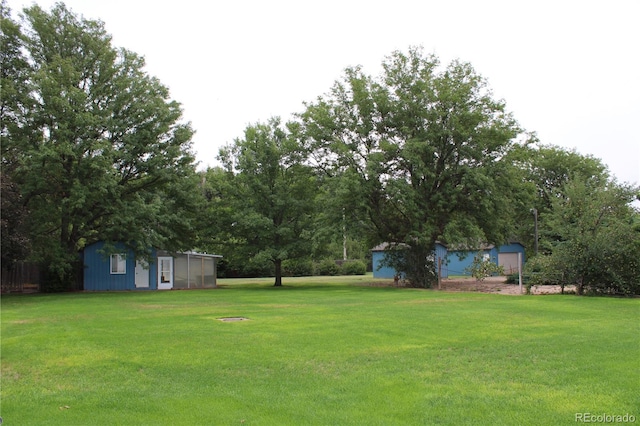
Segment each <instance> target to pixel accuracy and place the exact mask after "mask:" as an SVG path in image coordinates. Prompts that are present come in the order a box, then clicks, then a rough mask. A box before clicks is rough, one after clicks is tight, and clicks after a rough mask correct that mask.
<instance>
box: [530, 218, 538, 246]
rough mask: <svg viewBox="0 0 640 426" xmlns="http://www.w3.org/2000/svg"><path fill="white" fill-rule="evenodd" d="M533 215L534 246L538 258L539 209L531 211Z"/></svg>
mask: <svg viewBox="0 0 640 426" xmlns="http://www.w3.org/2000/svg"><path fill="white" fill-rule="evenodd" d="M531 213H533V239H534V240H533V241H534V243H533V246H534V251H535V253H536V256H537V255H538V209H531Z"/></svg>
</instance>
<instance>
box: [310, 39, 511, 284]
mask: <svg viewBox="0 0 640 426" xmlns="http://www.w3.org/2000/svg"><path fill="white" fill-rule="evenodd" d="M382 66H383V72H382V74H381V75H380V76H379V77H377V78H374V77H371V76H369V75H366V74H365V73H364V72H363V71H362V69H361V68H359V67H356V68H348V69H347V70H346V71H345V74H344V77H343V78H342V79H341V80H339V81H337V82H336V83H335V84H334V86H333V87H332V89H331V91H330V92H329V93H328V94H327V95H326V96H324V97H320V98H318V100H317V101H316V102H313V103H309V104H307V108H306V111H304V112H303V113H302V114H301V119H302V122H303V123H304V128H305V132H306V137H307V139H306V142H307V143H308V144H309V147H310V148H311V149H312V150H313V151H314V153H315V160H316V163H317V165H318V166H319V167H320V168H322V169H324V170H326V171H328V172H329V173H332V174H338V173H340V174H347V175H349V176H355V177H356V178H355V179H353V181H354V182H353V184H352V185H351V186H350V188H351V194H350V197H349V200H350V202H349V204H348V205H345V206H343V207H344V208H346V209H348V210H349V211H350V212H354V213H356V212H357V213H358V214H359V215H360V218H361V219H362V220H363V221H364V222H365V223H367V224H368V234H369V236H370V240H371V242H383V241H388V242H391V243H396V244H398V245H400V244H402V246H405V247H409V250H408V251H406V252H405V253H404V254H403V256H401V257H398V258H396V259H395V261H394V260H393V259H391V263H395V264H394V265H392V266H396V268H397V269H400V270H401V271H403V272H405V273H406V274H407V276H408V278H409V279H410V280H411V281H412V282H413V283H414V285H417V286H429V285H430V284H431V283H432V282H433V280H434V279H435V269H434V265H433V264H432V263H430V262H429V259H430V258H431V256H430V255H431V253H432V252H433V250H434V247H435V242H436V241H437V240H442V241H445V242H448V243H456V244H458V243H467V244H469V245H473V244H478V243H479V242H480V241H490V242H496V243H497V242H502V241H504V240H506V239H507V238H508V237H509V236H510V233H511V232H512V230H513V226H512V225H513V223H512V221H511V218H512V217H513V215H512V210H511V209H512V208H513V207H512V203H510V200H511V199H513V197H514V196H515V194H516V192H517V188H516V183H515V182H514V179H513V177H514V175H513V171H512V169H513V168H512V167H511V165H510V164H509V163H508V162H507V161H505V155H506V154H507V152H508V151H509V149H510V148H511V147H512V145H513V143H514V140H515V139H516V138H517V137H518V135H519V134H520V133H521V131H520V129H519V127H518V126H517V124H516V122H515V121H514V119H513V118H512V117H511V115H510V114H509V113H507V112H506V111H505V105H504V102H502V101H499V100H495V99H494V98H493V97H492V94H491V91H490V90H489V89H488V87H487V84H486V81H485V80H484V79H483V78H482V77H480V76H479V75H478V74H477V73H476V72H475V71H474V70H473V68H472V67H471V65H469V64H467V63H462V62H459V61H454V62H452V63H451V64H449V65H448V66H447V67H445V68H442V67H440V64H439V61H438V59H437V58H436V57H434V56H429V55H426V56H425V55H424V54H423V53H422V50H421V49H419V48H411V49H409V51H408V52H407V53H403V52H399V51H398V52H394V53H393V54H391V55H390V56H389V57H388V58H386V60H385V61H384V62H383V64H382ZM400 259H402V262H401V264H400V263H398V261H399V260H400Z"/></svg>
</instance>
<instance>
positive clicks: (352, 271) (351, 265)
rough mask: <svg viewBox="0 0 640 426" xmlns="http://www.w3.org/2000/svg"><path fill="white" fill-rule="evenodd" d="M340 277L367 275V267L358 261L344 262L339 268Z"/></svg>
mask: <svg viewBox="0 0 640 426" xmlns="http://www.w3.org/2000/svg"><path fill="white" fill-rule="evenodd" d="M340 273H341V274H342V275H364V274H366V273H367V265H365V264H364V262H361V261H359V260H350V261H348V262H344V263H343V264H342V266H341V267H340Z"/></svg>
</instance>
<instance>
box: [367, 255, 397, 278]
mask: <svg viewBox="0 0 640 426" xmlns="http://www.w3.org/2000/svg"><path fill="white" fill-rule="evenodd" d="M383 260H384V252H383V251H374V252H373V253H371V262H372V265H373V277H374V278H390V279H393V277H395V275H396V270H395V269H393V268H391V267H389V266H382V261H383Z"/></svg>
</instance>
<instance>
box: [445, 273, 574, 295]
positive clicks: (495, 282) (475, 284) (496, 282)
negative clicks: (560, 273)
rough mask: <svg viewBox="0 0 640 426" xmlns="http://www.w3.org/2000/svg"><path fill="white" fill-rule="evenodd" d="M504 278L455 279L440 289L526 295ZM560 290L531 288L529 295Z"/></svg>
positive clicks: (568, 288) (555, 287) (571, 288)
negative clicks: (480, 279) (481, 279)
mask: <svg viewBox="0 0 640 426" xmlns="http://www.w3.org/2000/svg"><path fill="white" fill-rule="evenodd" d="M506 281H507V278H506V277H489V278H486V279H484V280H483V281H477V280H476V279H475V278H455V279H445V280H442V284H441V289H442V290H445V291H477V292H481V293H499V294H509V295H518V294H524V293H526V291H527V290H526V286H524V285H523V286H522V291H520V286H519V285H518V284H507V283H506ZM564 292H565V293H572V292H575V286H565V288H564ZM560 293H562V288H561V287H560V286H559V285H541V286H532V287H531V290H530V294H560Z"/></svg>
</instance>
